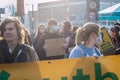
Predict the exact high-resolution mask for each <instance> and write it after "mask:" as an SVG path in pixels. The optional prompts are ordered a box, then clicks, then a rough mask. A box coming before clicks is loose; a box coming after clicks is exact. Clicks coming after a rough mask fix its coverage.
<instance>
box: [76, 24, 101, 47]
mask: <svg viewBox="0 0 120 80" xmlns="http://www.w3.org/2000/svg"><path fill="white" fill-rule="evenodd" d="M92 32H95V33H96V34H97V35H98V32H99V26H98V25H97V24H95V23H93V22H89V23H86V24H85V25H83V26H82V27H79V28H78V29H77V30H76V36H75V43H76V45H79V44H84V43H86V42H87V41H88V39H89V35H90V34H91V33H92Z"/></svg>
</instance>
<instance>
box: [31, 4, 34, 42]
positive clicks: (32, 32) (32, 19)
mask: <svg viewBox="0 0 120 80" xmlns="http://www.w3.org/2000/svg"><path fill="white" fill-rule="evenodd" d="M33 11H34V5H33V4H32V18H31V24H32V26H31V38H32V39H31V40H32V42H33V40H34V12H33Z"/></svg>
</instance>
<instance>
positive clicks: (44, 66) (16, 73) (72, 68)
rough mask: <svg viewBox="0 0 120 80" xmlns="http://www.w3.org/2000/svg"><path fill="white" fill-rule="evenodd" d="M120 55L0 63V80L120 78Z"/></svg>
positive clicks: (110, 79) (114, 79)
mask: <svg viewBox="0 0 120 80" xmlns="http://www.w3.org/2000/svg"><path fill="white" fill-rule="evenodd" d="M119 62H120V56H105V57H100V58H99V59H94V58H90V57H87V58H74V59H63V60H49V61H38V62H30V63H15V64H0V71H1V72H0V80H120V69H119V68H120V64H119Z"/></svg>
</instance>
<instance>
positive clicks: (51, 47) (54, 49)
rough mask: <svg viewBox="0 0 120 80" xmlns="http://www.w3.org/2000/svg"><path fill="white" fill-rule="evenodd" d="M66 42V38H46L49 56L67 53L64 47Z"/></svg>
mask: <svg viewBox="0 0 120 80" xmlns="http://www.w3.org/2000/svg"><path fill="white" fill-rule="evenodd" d="M64 43H65V42H64V38H56V39H47V40H45V44H46V45H47V49H46V55H47V56H57V55H65V49H64V48H63V47H62V46H63V44H64Z"/></svg>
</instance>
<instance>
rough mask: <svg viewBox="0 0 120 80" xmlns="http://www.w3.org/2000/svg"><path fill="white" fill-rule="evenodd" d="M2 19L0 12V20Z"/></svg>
mask: <svg viewBox="0 0 120 80" xmlns="http://www.w3.org/2000/svg"><path fill="white" fill-rule="evenodd" d="M1 21H2V19H1V14H0V22H1Z"/></svg>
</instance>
